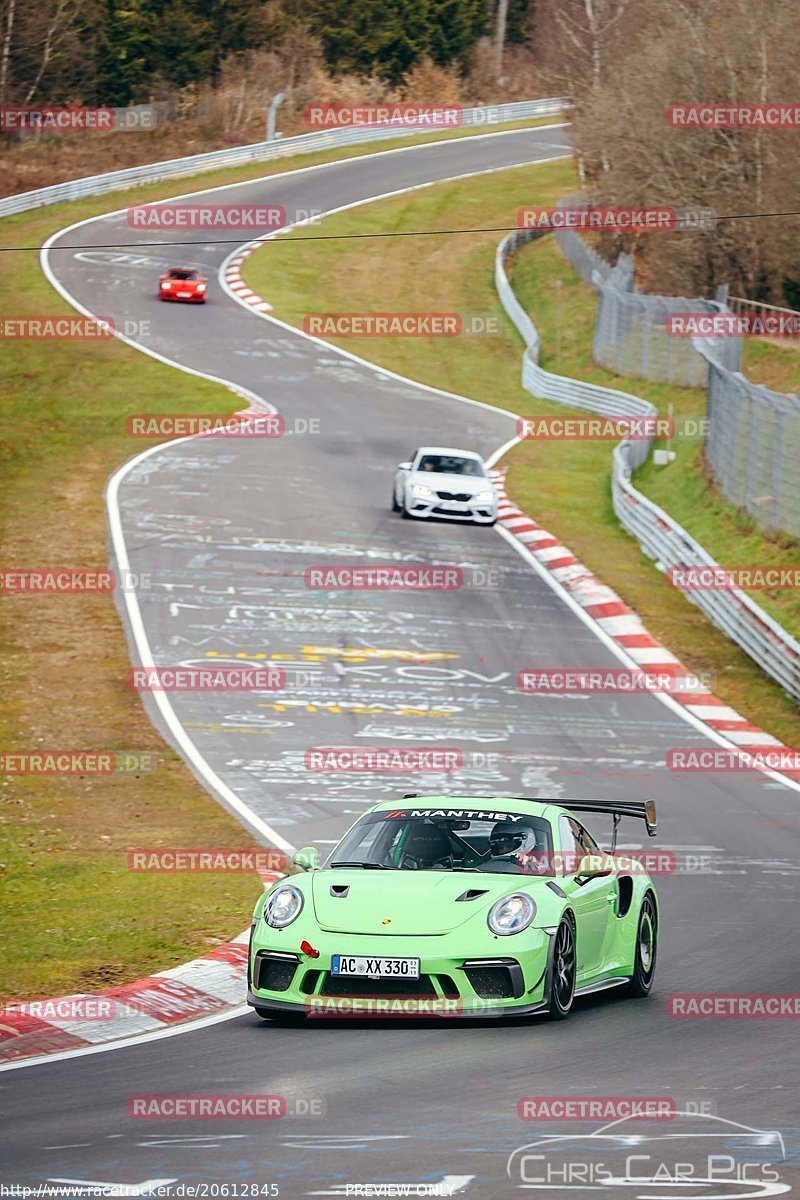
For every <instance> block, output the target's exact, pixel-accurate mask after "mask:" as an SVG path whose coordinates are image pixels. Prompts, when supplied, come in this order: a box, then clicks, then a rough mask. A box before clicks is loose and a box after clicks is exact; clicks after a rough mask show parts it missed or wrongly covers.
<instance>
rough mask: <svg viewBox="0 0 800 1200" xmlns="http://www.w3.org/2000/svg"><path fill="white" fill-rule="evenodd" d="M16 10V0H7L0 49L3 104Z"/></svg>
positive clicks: (0, 98)
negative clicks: (1, 46) (0, 48)
mask: <svg viewBox="0 0 800 1200" xmlns="http://www.w3.org/2000/svg"><path fill="white" fill-rule="evenodd" d="M16 12H17V0H8V8H7V10H6V21H5V29H4V30H3V48H2V51H0V104H5V100H6V96H7V94H8V69H9V63H10V61H11V42H12V39H13V37H14V18H15V16H16Z"/></svg>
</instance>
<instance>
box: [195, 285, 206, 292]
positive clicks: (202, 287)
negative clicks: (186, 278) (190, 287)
mask: <svg viewBox="0 0 800 1200" xmlns="http://www.w3.org/2000/svg"><path fill="white" fill-rule="evenodd" d="M197 290H198V292H204V291H205V290H206V284H204V283H198V285H197Z"/></svg>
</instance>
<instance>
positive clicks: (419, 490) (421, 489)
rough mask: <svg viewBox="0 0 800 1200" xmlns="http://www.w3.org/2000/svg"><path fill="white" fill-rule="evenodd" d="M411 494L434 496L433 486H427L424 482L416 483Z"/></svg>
mask: <svg viewBox="0 0 800 1200" xmlns="http://www.w3.org/2000/svg"><path fill="white" fill-rule="evenodd" d="M411 495H412V496H420V497H423V498H424V497H429V496H433V488H429V487H426V486H425V484H424V483H415V484H414V486H413V487H412V489H411Z"/></svg>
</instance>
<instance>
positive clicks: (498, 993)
mask: <svg viewBox="0 0 800 1200" xmlns="http://www.w3.org/2000/svg"><path fill="white" fill-rule="evenodd" d="M257 928H258V930H259V934H260V937H259V939H258V940H257V941H253V942H252V943H251V949H250V957H249V963H248V992H247V1003H248V1004H250V1005H252V1006H253V1007H255V1008H264V1009H271V1010H275V1011H278V1012H295V1013H305V1014H306V1015H307V1016H319V1017H336V1016H350V1017H373V1016H375V1017H377V1016H387V1017H393V1016H414V1017H426V1016H444V1017H455V1016H459V1017H488V1018H491V1017H501V1016H526V1015H529V1014H531V1013H535V1012H540V1011H542V1010H543V1009H545V1008H547V1005H548V995H547V987H548V980H549V972H548V966H549V962H550V952H551V948H552V944H553V939H552V937H551V935H549V934H547V933H545V931H544V930H543V929H532V930H525V931H524V932H523V933H522V934H519V935H515V936H514V937H512V938H499V937H494V936H493V935H492V934H491V933H489V932H488V931H487V937H486V938H485V939H483V940H484V943H485V944H484V945H482V946H477V947H475V946H470V947H469V948H468V952H467V953H464V949H465V947H464V936H463V932H462V933H461V936H460V938H459V931H455V932H454V933H449V934H443V935H441V936H425V937H414V936H392V937H388V938H385V939H381V940H380V941H377V940H376V937H375V935H374V934H372V935H367V934H334V933H320V932H319V931H317V932H315V933H312V934H310V935H309V934H308V931H306V932H305V933H304V934H303V935H301V936H296V937H294V938H292V939H291V944H290V941H289V939H288V938H285V937H280V938H277V937H276V938H274V939H273V938H272V937H269V943H270V944H269V945H265V943H264V933H265V930H264V925H263V922H259V923H258V926H257ZM291 928H292V927H291V926H290V927H289V929H287V930H285V931H272V930H270V931H269V933H270V934H271V933H286V934H288V933H289V932H290V930H291ZM267 936H268V935H267ZM304 937H308V938H309V940H310V941H311V943H312V945H313V946H314V947H315V948H316V949H317V950H318V951H319V957H318V958H311V957H309V956H307V955H304V954H303V953H302V952H301V951H300V950H299V948H298V947H299V943H300V942H301V941H302V940H303V939H304ZM506 942H513V943H514V945H513V946H507V945H506V944H505V943H506ZM459 943H460V944H459ZM334 954H345V955H366V956H387V955H388V956H390V957H401V958H406V957H408V958H418V959H419V960H420V977H419V980H409V979H402V980H397V981H395V980H390V979H383V978H382V979H378V980H373V979H369V978H365V977H361V976H334V975H332V974H331V958H332V956H333V955H334Z"/></svg>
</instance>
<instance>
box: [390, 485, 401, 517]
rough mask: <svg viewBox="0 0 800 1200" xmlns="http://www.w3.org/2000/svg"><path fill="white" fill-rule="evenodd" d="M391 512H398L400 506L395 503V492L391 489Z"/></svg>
mask: <svg viewBox="0 0 800 1200" xmlns="http://www.w3.org/2000/svg"><path fill="white" fill-rule="evenodd" d="M392 512H400V505H399V504H398V503H397V492H396V491H395V490H394V488H393V489H392Z"/></svg>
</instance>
